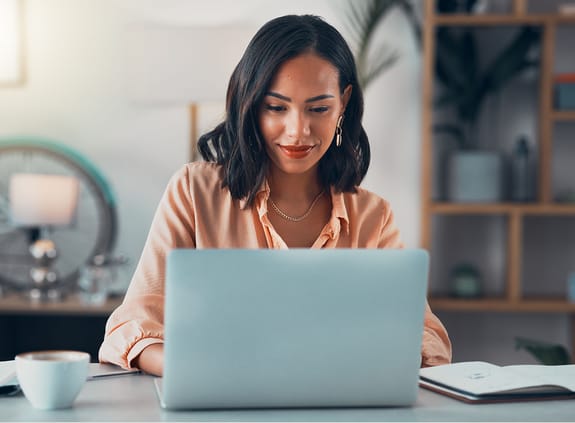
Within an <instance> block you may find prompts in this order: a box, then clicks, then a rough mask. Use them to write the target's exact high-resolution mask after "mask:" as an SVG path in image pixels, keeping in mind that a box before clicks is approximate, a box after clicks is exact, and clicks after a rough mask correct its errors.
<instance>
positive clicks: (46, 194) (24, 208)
mask: <svg viewBox="0 0 575 423" xmlns="http://www.w3.org/2000/svg"><path fill="white" fill-rule="evenodd" d="M78 192H79V183H78V180H77V179H76V178H74V177H73V176H62V175H42V174H33V173H15V174H13V175H12V177H11V179H10V213H11V216H12V223H13V224H14V225H16V226H66V225H69V224H70V223H71V222H72V220H73V219H74V215H75V212H76V205H77V203H78Z"/></svg>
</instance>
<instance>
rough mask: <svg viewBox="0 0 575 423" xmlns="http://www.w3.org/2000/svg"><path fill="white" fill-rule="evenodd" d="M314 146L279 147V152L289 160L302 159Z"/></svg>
mask: <svg viewBox="0 0 575 423" xmlns="http://www.w3.org/2000/svg"><path fill="white" fill-rule="evenodd" d="M314 147H315V146H314V145H280V146H279V148H280V150H281V151H282V152H283V153H284V154H285V155H286V156H288V157H289V158H291V159H303V158H304V157H306V156H307V155H308V154H309V153H310V152H311V150H313V149H314Z"/></svg>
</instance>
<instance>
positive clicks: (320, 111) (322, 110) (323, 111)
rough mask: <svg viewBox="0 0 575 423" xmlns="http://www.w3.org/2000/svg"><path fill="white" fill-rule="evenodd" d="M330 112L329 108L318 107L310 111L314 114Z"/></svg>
mask: <svg viewBox="0 0 575 423" xmlns="http://www.w3.org/2000/svg"><path fill="white" fill-rule="evenodd" d="M328 110H329V107H328V106H316V107H311V108H310V111H312V112H314V113H325V112H327V111H328Z"/></svg>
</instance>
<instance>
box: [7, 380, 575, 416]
mask: <svg viewBox="0 0 575 423" xmlns="http://www.w3.org/2000/svg"><path fill="white" fill-rule="evenodd" d="M574 418H575V400H563V401H542V402H540V401H534V402H523V403H506V404H483V405H469V404H465V403H463V402H460V401H456V400H454V399H451V398H448V397H444V396H442V395H439V394H436V393H433V392H430V391H426V390H424V389H420V391H419V397H418V400H417V403H416V404H415V406H414V407H411V408H387V409H385V408H372V409H336V410H334V409H294V410H243V411H242V410H233V411H185V412H183V411H177V412H174V411H172V412H169V411H165V410H163V409H162V408H161V407H160V405H159V402H158V398H157V396H156V390H155V387H154V378H153V377H152V376H146V375H124V376H117V377H109V378H103V379H99V380H91V381H89V382H87V383H86V385H85V386H84V388H83V389H82V392H81V393H80V395H79V396H78V398H77V400H76V403H75V405H74V407H73V408H71V409H68V410H54V411H41V410H35V409H34V408H32V406H30V405H29V403H28V401H27V400H26V398H25V397H24V396H23V395H21V394H20V395H17V396H13V397H0V420H1V421H111V420H114V421H164V420H167V421H178V420H185V421H197V420H199V421H524V422H525V421H573V419H574Z"/></svg>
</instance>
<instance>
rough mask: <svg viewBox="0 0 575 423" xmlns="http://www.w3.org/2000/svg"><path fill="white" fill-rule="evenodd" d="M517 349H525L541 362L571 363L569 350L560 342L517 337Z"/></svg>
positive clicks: (552, 363)
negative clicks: (553, 342) (554, 342)
mask: <svg viewBox="0 0 575 423" xmlns="http://www.w3.org/2000/svg"><path fill="white" fill-rule="evenodd" d="M515 349H516V350H520V349H524V350H525V351H527V352H529V353H530V354H531V355H532V356H533V357H534V358H535V359H536V360H537V361H539V362H540V363H541V364H546V365H550V366H556V365H562V364H569V363H570V358H569V352H568V351H567V349H566V348H565V347H564V346H563V345H560V344H550V343H548V342H542V341H536V340H533V339H528V338H521V337H516V338H515Z"/></svg>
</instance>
